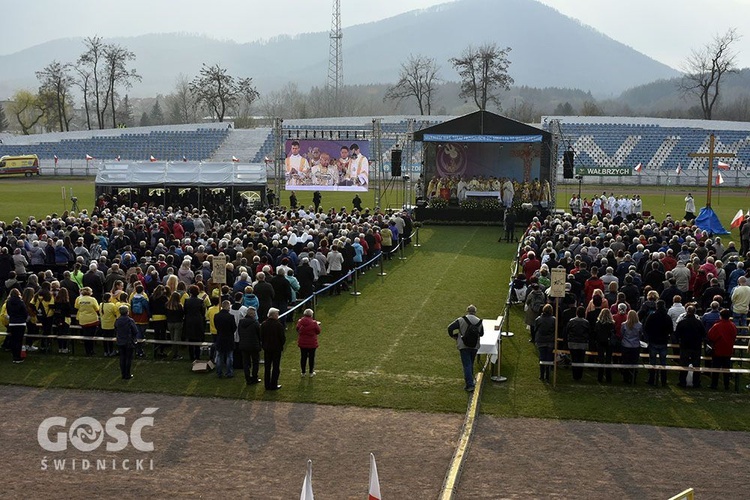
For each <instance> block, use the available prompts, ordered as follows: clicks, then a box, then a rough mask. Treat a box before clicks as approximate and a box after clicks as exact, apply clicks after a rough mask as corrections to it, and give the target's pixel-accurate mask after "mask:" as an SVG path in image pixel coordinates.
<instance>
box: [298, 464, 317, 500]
mask: <svg viewBox="0 0 750 500" xmlns="http://www.w3.org/2000/svg"><path fill="white" fill-rule="evenodd" d="M299 500H315V497H314V496H313V490H312V460H308V461H307V472H306V473H305V480H304V481H302V493H300V495H299Z"/></svg>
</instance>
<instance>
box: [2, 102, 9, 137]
mask: <svg viewBox="0 0 750 500" xmlns="http://www.w3.org/2000/svg"><path fill="white" fill-rule="evenodd" d="M7 129H8V118H7V117H6V116H5V108H3V103H2V102H0V132H2V131H3V130H7Z"/></svg>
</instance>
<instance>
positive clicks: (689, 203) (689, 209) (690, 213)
mask: <svg viewBox="0 0 750 500" xmlns="http://www.w3.org/2000/svg"><path fill="white" fill-rule="evenodd" d="M683 219H685V220H686V221H688V222H690V221H691V220H693V219H695V200H693V195H692V194H690V193H688V194H687V196H685V217H683Z"/></svg>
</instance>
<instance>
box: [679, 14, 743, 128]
mask: <svg viewBox="0 0 750 500" xmlns="http://www.w3.org/2000/svg"><path fill="white" fill-rule="evenodd" d="M740 38H741V35H740V34H739V33H737V29H736V28H730V29H728V30H727V32H726V33H724V34H723V35H719V34H717V35H715V36H714V39H713V40H712V41H711V42H709V43H707V44H706V45H704V46H703V47H701V48H700V49H693V51H692V53H691V54H690V56H689V57H688V58H687V59H686V60H685V63H684V72H685V76H684V77H683V78H682V81H681V82H680V85H679V88H680V90H681V91H682V93H683V95H694V96H697V97H698V98H699V99H700V103H701V110H702V111H703V118H704V119H706V120H710V119H711V116H712V114H713V109H714V105H715V104H716V102H717V101H718V100H719V96H720V95H721V79H722V77H723V76H724V75H725V74H727V73H734V72H736V66H735V62H736V59H737V54H736V53H735V52H734V50H733V49H732V46H733V44H734V42H736V41H738V40H739V39H740Z"/></svg>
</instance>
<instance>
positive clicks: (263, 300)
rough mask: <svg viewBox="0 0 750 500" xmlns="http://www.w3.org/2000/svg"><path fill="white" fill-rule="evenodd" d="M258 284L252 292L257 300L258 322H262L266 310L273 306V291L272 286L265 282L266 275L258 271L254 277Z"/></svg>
mask: <svg viewBox="0 0 750 500" xmlns="http://www.w3.org/2000/svg"><path fill="white" fill-rule="evenodd" d="M255 277H256V278H257V280H258V282H257V283H256V284H255V287H254V288H253V291H254V292H255V296H256V297H257V298H258V320H259V321H261V322H263V321H265V320H266V317H267V316H268V310H269V309H271V306H272V305H273V298H274V294H275V292H274V289H273V285H271V284H270V283H268V282H266V273H264V272H263V271H260V272H259V273H258V274H256V275H255Z"/></svg>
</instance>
